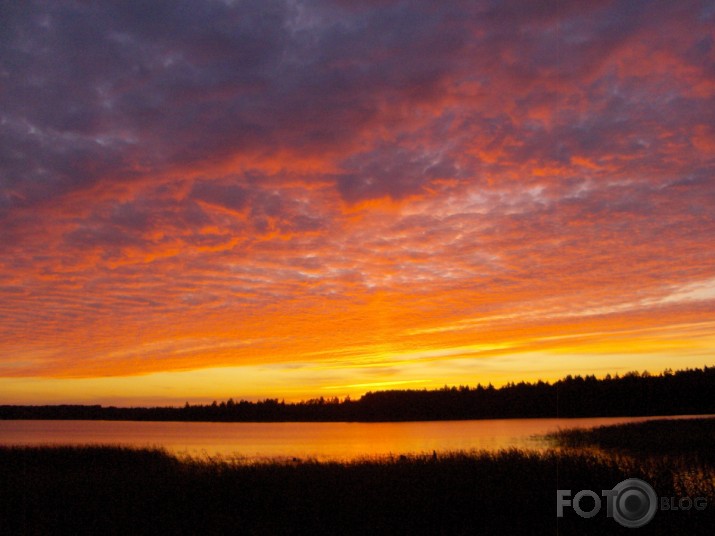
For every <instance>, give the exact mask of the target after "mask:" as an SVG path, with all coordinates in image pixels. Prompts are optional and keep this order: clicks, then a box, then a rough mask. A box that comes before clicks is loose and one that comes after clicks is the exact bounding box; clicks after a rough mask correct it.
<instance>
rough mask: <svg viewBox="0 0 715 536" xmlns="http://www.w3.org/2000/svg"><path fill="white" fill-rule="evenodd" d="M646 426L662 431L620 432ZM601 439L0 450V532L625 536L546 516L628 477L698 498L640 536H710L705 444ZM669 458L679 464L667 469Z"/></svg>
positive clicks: (713, 514) (603, 524)
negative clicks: (277, 457)
mask: <svg viewBox="0 0 715 536" xmlns="http://www.w3.org/2000/svg"><path fill="white" fill-rule="evenodd" d="M673 422H675V421H673ZM678 422H683V421H678ZM646 424H648V425H649V426H653V425H652V424H650V423H646ZM691 424H693V423H687V424H686V427H687V430H688V431H690V430H691V429H690V425H691ZM693 425H694V424H693ZM637 426H640V425H637ZM623 430H625V432H624V431H623ZM638 430H640V431H638ZM643 430H646V431H648V432H647V433H651V432H653V431H654V430H655V431H658V432H662V430H661V429H660V428H648V427H646V428H642V427H641V428H637V427H636V428H633V429H621V431H620V432H619V433H622V434H626V435H628V437H631V436H633V435H634V434H635V435H639V434H641V433H646V432H643ZM670 431H671V432H672V430H670ZM608 433H610V432H607V431H604V430H600V431H597V432H595V435H592V436H590V437H591V439H588V437H589V436H587V435H583V434H580V433H579V434H572V433H566V432H564V433H561V434H560V435H558V437H559V441H561V443H562V444H563V445H565V446H564V447H563V448H560V449H551V450H548V451H545V452H530V451H519V450H505V451H500V452H496V453H493V452H492V453H489V452H454V453H449V454H440V455H438V456H436V457H433V456H432V455H425V456H394V457H389V458H370V459H362V460H358V461H354V462H349V463H342V462H317V461H311V460H308V461H302V462H301V461H288V460H287V461H283V462H269V461H265V462H248V461H246V460H240V459H233V460H231V459H222V458H211V457H203V458H197V457H194V458H189V457H184V458H181V459H179V458H176V457H174V456H172V455H170V454H168V453H167V452H165V451H163V450H160V449H130V448H121V447H109V446H105V447H97V446H86V447H0V534H13V535H14V534H103V535H104V534H169V535H171V534H248V535H264V534H265V535H282V534H311V535H313V534H330V535H341V534H410V535H414V534H429V535H440V534H444V535H447V534H465V535H466V534H470V535H472V534H510V535H512V534H513V535H520V534H528V535H538V534H561V535H568V534H574V535H581V534H599V535H601V534H631V535H632V534H634V532H631V531H632V530H633V529H626V528H623V527H621V526H620V525H618V524H617V523H616V522H615V521H614V520H613V519H609V518H607V517H606V515H605V512H604V511H602V512H601V513H600V514H599V515H596V516H595V517H593V518H591V519H582V518H580V517H579V516H577V515H576V514H575V513H574V512H573V511H571V510H567V511H566V515H565V516H564V517H563V518H561V519H557V517H556V508H555V507H556V490H557V489H570V490H572V491H573V493H576V491H578V490H581V489H591V490H594V491H596V493H600V491H601V490H603V489H610V488H612V487H613V486H614V485H615V484H617V483H618V482H620V481H622V480H624V479H626V478H630V477H636V478H642V479H644V480H646V481H648V482H649V483H650V484H651V485H652V486H653V487H654V488H655V489H656V491H657V493H658V495H659V496H666V497H680V496H682V495H684V494H690V495H693V496H696V495H702V496H706V497H707V498H708V500H709V506H708V508H707V509H706V510H705V511H695V510H691V511H687V512H684V511H663V512H658V513H657V514H656V517H655V518H654V519H653V520H652V521H651V522H650V523H649V524H648V525H646V526H645V527H642V528H640V529H638V532H637V534H639V535H650V534H668V535H678V534H688V535H692V534H695V535H697V534H712V529H713V526H715V509H713V500H714V499H715V494H714V493H713V491H714V490H713V485H714V482H715V472H714V471H713V466H712V465H711V464H710V462H709V461H708V460H709V458H707V456H706V458H705V461H703V460H700V459H699V458H696V457H694V456H695V455H697V454H700V453H701V447H703V446H704V444H699V443H697V442H698V441H700V439H694V440H693V441H691V442H686V443H687V444H688V445H691V447H692V446H693V445H696V446H695V447H693V448H691V449H690V450H689V451H684V452H680V451H678V452H680V453H679V454H678V453H677V452H676V451H677V450H678V449H677V448H676V442H678V441H680V439H673V443H672V446H673V449H672V451H670V452H665V453H664V452H660V451H659V452H657V453H654V452H652V451H649V452H648V454H647V455H646V454H645V451H644V450H643V449H646V446H645V445H646V443H643V446H642V447H639V448H640V449H641V451H640V452H641V455H638V456H634V455H633V453H632V452H631V453H629V452H626V451H625V450H622V449H620V448H619V449H613V450H610V451H609V449H608V448H606V449H603V448H593V447H594V440H593V438H594V437H598V438H605V437H606V436H607V435H608ZM687 433H690V432H687ZM708 433H709V432H705V434H704V435H703V436H702V437H703V438H704V439H702V441H704V442H705V443H707V441H708V439H707V437H709V436H708V435H707V434H708ZM623 437H626V436H625V435H624V436H623ZM697 437H701V436H700V435H698V436H697ZM599 441H601V439H599ZM603 441H604V442H605V439H604V440H603ZM626 443H627V442H626ZM626 443H622V444H626ZM660 443H662V441H661V442H660ZM603 444H605V443H603ZM647 444H648V445H651V444H652V443H647ZM576 446H578V447H579V448H575V447H576ZM660 447H662V444H661V445H660ZM656 450H657V449H656ZM634 452H635V451H634ZM676 455H677V456H680V458H679V459H680V462H679V463H680V465H678V464H676V465H673V464H672V462H673V460H674V459H676ZM586 506H587V505H585V504H584V507H586Z"/></svg>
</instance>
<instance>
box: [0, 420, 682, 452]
mask: <svg viewBox="0 0 715 536" xmlns="http://www.w3.org/2000/svg"><path fill="white" fill-rule="evenodd" d="M687 417H688V416H679V417H672V418H687ZM655 418H659V417H618V418H610V417H609V418H591V419H504V420H484V421H431V422H400V423H315V422H310V423H204V422H133V421H0V444H5V445H41V444H45V445H46V444H65V445H67V444H69V445H76V444H104V445H127V446H134V447H146V446H160V447H164V448H166V449H167V450H169V451H170V452H174V453H176V454H191V455H202V454H210V455H216V454H220V455H223V456H239V457H243V458H249V459H264V458H273V459H275V458H278V459H281V458H292V457H297V458H316V459H319V460H328V459H338V460H349V459H354V458H360V457H366V456H384V455H389V454H393V455H396V454H403V453H423V452H426V453H432V451H433V450H436V451H437V452H439V451H445V450H472V449H480V450H481V449H485V450H498V449H502V448H509V447H519V448H531V449H542V448H546V447H547V446H548V444H547V443H546V441H545V440H544V439H543V438H541V437H539V436H542V435H543V434H546V433H548V432H552V431H555V430H558V429H559V428H576V427H578V428H589V427H593V426H600V425H607V424H618V423H624V422H638V421H645V420H650V419H655ZM660 418H662V417H660Z"/></svg>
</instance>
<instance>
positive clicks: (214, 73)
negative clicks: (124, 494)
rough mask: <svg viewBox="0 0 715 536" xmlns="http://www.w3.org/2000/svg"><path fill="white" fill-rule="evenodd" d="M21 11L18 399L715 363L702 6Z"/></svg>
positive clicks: (4, 109)
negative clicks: (714, 356)
mask: <svg viewBox="0 0 715 536" xmlns="http://www.w3.org/2000/svg"><path fill="white" fill-rule="evenodd" d="M3 9H6V11H7V13H4V14H3V18H4V19H6V20H7V21H8V23H7V27H8V28H9V29H10V30H9V31H8V33H7V36H6V37H5V38H4V39H3V40H2V41H0V76H1V77H2V78H1V80H2V83H0V139H1V140H2V143H1V144H0V147H2V149H0V247H1V248H2V255H0V275H1V276H2V279H0V404H3V403H60V402H67V403H95V402H96V403H105V404H108V403H119V404H122V405H132V404H135V405H141V404H164V403H166V404H181V403H183V402H184V401H186V400H188V401H194V402H196V401H211V400H214V399H217V400H222V399H227V398H234V399H239V398H246V399H257V398H284V399H286V400H300V399H307V398H314V397H319V396H326V397H328V396H329V397H333V396H338V397H340V398H342V397H344V396H347V395H350V396H357V395H359V394H362V393H364V392H365V391H367V390H371V389H372V390H375V389H376V388H393V387H394V388H398V387H415V388H423V387H425V388H435V387H441V386H443V385H445V384H446V385H460V384H468V385H476V384H477V383H482V384H487V383H490V382H491V383H493V384H495V385H501V384H503V383H505V382H507V381H519V380H536V379H544V380H549V381H553V380H556V379H558V378H561V377H563V376H565V375H567V374H596V375H598V376H602V375H604V374H607V373H611V374H613V373H622V372H626V371H630V370H640V371H642V370H646V369H647V370H649V371H651V372H654V373H657V372H660V371H662V370H664V369H666V368H673V369H681V368H686V367H702V366H703V365H711V364H712V363H713V362H715V360H714V358H713V349H715V320H711V319H713V318H715V316H713V312H714V310H715V250H714V249H713V247H712V245H711V244H712V237H713V236H715V174H714V173H713V172H714V171H715V126H714V125H715V31H714V30H713V28H715V24H713V22H715V20H714V19H715V8H713V5H712V4H711V3H709V2H696V1H692V2H689V1H684V2H678V3H677V4H676V3H674V4H672V5H671V4H666V5H658V6H651V5H649V6H648V7H647V8H646V7H641V8H640V9H637V8H636V7H634V5H633V4H632V3H631V2H627V1H621V2H618V1H617V2H591V3H589V4H588V5H583V3H577V2H568V1H565V2H558V3H555V4H554V5H553V6H551V7H549V6H545V5H541V4H538V5H537V4H534V3H528V2H523V3H521V2H501V3H496V4H495V3H489V2H464V3H462V2H454V3H449V5H435V4H434V3H433V2H414V3H410V4H409V5H406V4H402V3H395V2H390V1H375V2H366V3H361V4H360V5H359V6H357V5H353V3H349V2H342V1H339V0H334V1H318V2H311V3H304V2H301V1H292V0H291V1H288V0H285V1H280V0H276V1H269V2H251V1H244V2H219V1H206V2H203V3H197V2H185V3H183V2H169V3H163V2H153V3H152V4H151V5H141V6H139V7H137V6H132V5H131V4H126V5H124V4H123V5H119V6H118V5H115V4H112V3H104V2H96V3H93V4H91V5H73V4H70V3H64V2H41V1H38V2H28V3H26V4H23V5H22V6H15V7H13V8H12V9H11V8H3ZM380 386H382V387H380Z"/></svg>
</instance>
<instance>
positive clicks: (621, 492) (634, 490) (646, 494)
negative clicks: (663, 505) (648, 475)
mask: <svg viewBox="0 0 715 536" xmlns="http://www.w3.org/2000/svg"><path fill="white" fill-rule="evenodd" d="M607 495H608V514H609V516H610V515H613V519H614V520H616V521H617V522H618V523H620V524H621V525H623V526H624V527H629V528H637V527H642V526H643V525H645V524H646V523H648V522H649V521H650V520H651V519H653V516H655V512H656V511H657V509H658V497H657V496H656V494H655V490H654V489H653V488H652V487H651V486H650V485H649V484H648V483H647V482H644V481H643V480H640V479H638V478H628V479H626V480H624V481H623V482H620V483H619V484H617V485H616V486H615V487H614V488H613V489H612V490H610V492H609V493H608V494H607ZM611 501H613V502H612V503H611Z"/></svg>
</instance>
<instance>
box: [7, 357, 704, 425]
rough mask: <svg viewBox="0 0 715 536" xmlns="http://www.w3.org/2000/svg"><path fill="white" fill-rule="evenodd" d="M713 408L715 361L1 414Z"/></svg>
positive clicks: (312, 414)
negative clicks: (620, 371) (497, 383)
mask: <svg viewBox="0 0 715 536" xmlns="http://www.w3.org/2000/svg"><path fill="white" fill-rule="evenodd" d="M682 414H715V367H707V366H706V367H704V368H702V369H685V370H679V371H676V372H673V371H672V370H669V369H668V370H666V371H664V372H662V373H661V374H657V375H651V374H649V373H648V372H643V373H639V372H629V373H626V374H624V375H623V376H618V375H614V376H611V375H607V376H606V377H605V378H600V379H599V378H596V377H595V376H593V375H587V376H571V375H569V376H566V377H565V378H563V379H561V380H558V381H556V382H554V383H549V382H545V381H537V382H534V383H530V382H523V381H522V382H519V383H513V382H512V383H508V384H506V385H504V386H502V387H499V388H495V387H494V386H493V385H491V384H489V385H487V386H483V385H481V384H479V385H477V386H476V387H469V386H459V387H447V386H445V387H443V388H441V389H435V390H427V389H422V390H413V389H410V390H390V391H378V392H368V393H366V394H365V395H363V396H362V397H360V398H359V399H357V400H352V399H350V397H347V398H345V399H343V400H340V399H338V398H328V399H326V398H323V397H320V398H316V399H311V400H306V401H302V402H289V403H286V402H285V401H279V400H278V399H275V398H268V399H265V400H261V401H257V402H251V401H247V400H239V401H235V400H233V399H229V400H227V401H222V402H220V403H219V402H216V401H214V402H213V403H211V404H189V403H188V402H187V403H186V404H185V405H184V406H183V407H131V408H126V407H114V406H109V407H106V406H100V405H66V404H65V405H45V406H17V405H3V406H0V419H80V420H132V421H217V422H280V421H287V422H300V421H333V422H338V421H360V422H376V421H421V420H422V421H425V420H460V419H499V418H536V417H539V418H549V417H608V416H649V415H682Z"/></svg>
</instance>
